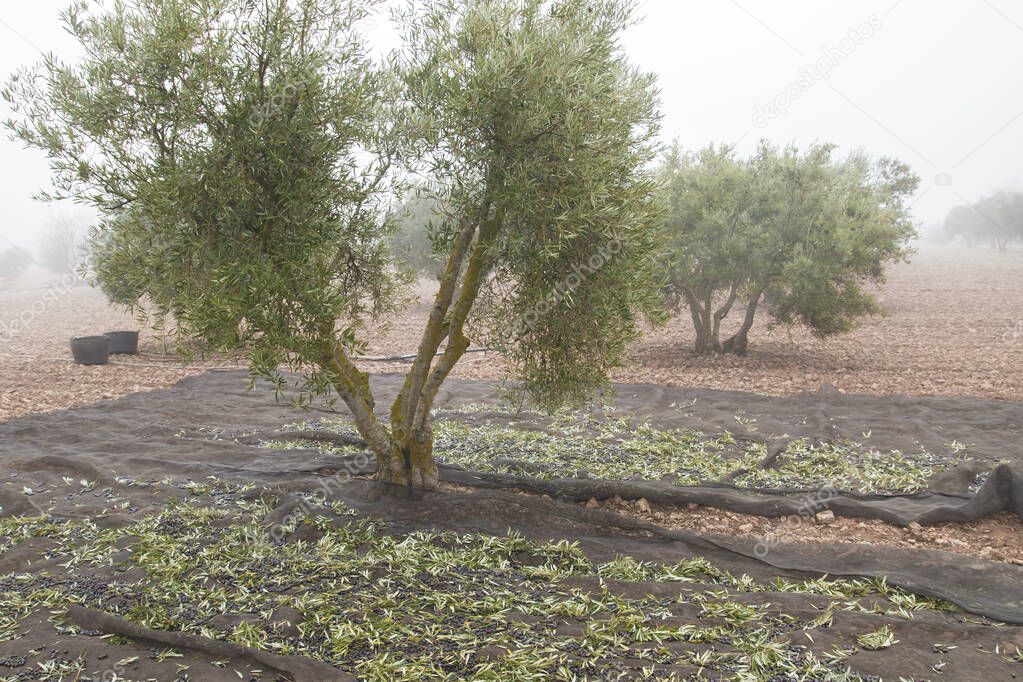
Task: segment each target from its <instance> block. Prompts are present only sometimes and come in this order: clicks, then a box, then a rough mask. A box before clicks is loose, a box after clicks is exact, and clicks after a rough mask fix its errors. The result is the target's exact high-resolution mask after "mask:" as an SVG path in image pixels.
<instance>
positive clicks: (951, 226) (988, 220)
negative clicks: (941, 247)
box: [944, 192, 1023, 251]
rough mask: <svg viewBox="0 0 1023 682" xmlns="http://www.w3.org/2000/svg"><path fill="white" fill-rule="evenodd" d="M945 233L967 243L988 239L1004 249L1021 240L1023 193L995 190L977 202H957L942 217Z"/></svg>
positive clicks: (1022, 234)
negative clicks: (956, 204) (957, 204)
mask: <svg viewBox="0 0 1023 682" xmlns="http://www.w3.org/2000/svg"><path fill="white" fill-rule="evenodd" d="M944 229H945V234H946V235H948V236H949V237H952V238H956V237H961V238H963V239H964V240H965V241H966V243H967V245H968V246H974V245H975V244H977V243H983V242H988V243H990V244H991V246H992V248H996V249H998V250H999V251H1006V250H1007V249H1008V248H1009V245H1010V244H1011V243H1012V242H1014V241H1023V194H1020V193H1017V192H996V193H995V194H992V195H990V196H986V197H983V198H981V199H980V200H978V201H977V202H976V203H972V204H966V205H963V206H956V207H955V208H953V209H952V210H951V211H949V213H948V216H947V217H946V218H945V224H944Z"/></svg>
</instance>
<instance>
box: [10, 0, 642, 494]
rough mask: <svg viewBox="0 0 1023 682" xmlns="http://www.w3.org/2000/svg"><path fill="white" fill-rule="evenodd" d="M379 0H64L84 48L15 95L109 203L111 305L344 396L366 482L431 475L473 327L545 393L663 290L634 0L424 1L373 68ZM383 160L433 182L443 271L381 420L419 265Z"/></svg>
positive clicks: (620, 341) (592, 358) (77, 178)
mask: <svg viewBox="0 0 1023 682" xmlns="http://www.w3.org/2000/svg"><path fill="white" fill-rule="evenodd" d="M374 4H376V3H372V2H362V3H352V2H347V1H344V0H255V1H253V0H176V1H175V2H166V1H165V0H126V1H125V2H119V3H116V4H114V5H113V6H112V7H111V8H110V9H109V10H103V9H102V8H101V6H99V5H98V4H90V3H79V5H77V6H76V7H75V8H74V9H72V10H71V11H70V12H69V13H68V14H67V15H66V17H65V19H66V23H67V25H68V28H69V30H70V31H71V32H72V33H73V35H74V36H75V37H76V38H77V39H78V40H79V42H80V43H81V44H82V46H83V48H84V50H83V53H84V55H85V56H84V57H83V58H82V60H81V61H80V62H78V63H75V64H64V63H61V62H59V61H58V60H57V59H55V58H52V57H50V58H47V59H46V61H45V62H44V63H43V64H41V65H40V66H39V67H38V68H36V69H34V70H28V71H24V72H22V73H21V74H20V75H19V76H18V77H17V78H16V79H15V80H14V81H13V82H12V83H11V84H10V85H9V87H8V89H7V92H6V95H7V97H8V99H9V100H11V101H12V103H13V105H14V108H15V119H14V120H13V122H12V123H11V125H12V127H13V130H14V132H15V133H16V134H17V135H18V136H19V137H21V139H23V140H24V141H25V142H26V143H28V144H29V145H31V146H34V147H38V148H41V149H43V150H44V151H46V153H47V154H48V155H49V158H50V163H51V168H52V171H53V177H54V188H55V189H54V192H53V194H54V195H55V196H65V197H71V198H73V199H76V200H78V201H80V202H83V203H87V204H90V205H92V206H94V207H95V208H97V209H99V211H100V214H101V216H102V217H101V220H100V224H99V226H98V236H97V238H96V240H95V241H94V250H95V253H94V264H93V265H94V268H95V270H96V273H97V276H98V279H99V282H100V283H101V285H103V286H104V288H105V289H106V290H107V291H108V292H109V293H110V294H111V296H112V297H113V298H114V299H115V300H116V301H119V302H121V303H125V304H137V303H139V302H142V301H145V302H147V303H148V304H150V305H151V306H153V307H154V309H155V311H156V314H157V316H158V317H163V316H171V317H173V320H174V322H175V323H176V326H177V329H178V330H179V333H181V334H183V335H184V336H186V337H191V338H198V339H202V340H204V341H206V342H208V343H210V344H212V345H214V346H216V347H218V348H223V349H244V350H246V351H247V352H248V354H249V357H250V359H251V364H252V369H253V372H254V373H255V374H258V375H264V376H270V377H276V378H277V379H278V380H279V381H280V380H281V377H280V375H279V374H278V369H279V368H280V367H290V368H292V369H295V370H299V371H301V372H302V373H303V374H304V376H305V377H306V384H305V386H304V389H305V392H306V393H307V394H309V395H316V394H323V393H326V392H328V391H329V390H333V391H335V392H336V393H337V394H338V395H339V396H340V397H341V398H342V399H343V400H344V402H345V403H346V405H347V406H348V408H349V409H350V410H351V412H352V414H353V415H354V419H355V422H356V425H357V427H358V429H359V431H360V432H361V434H362V436H363V437H364V438H365V440H366V441H367V443H368V444H369V446H370V447H371V448H372V450H373V451H374V452H375V454H376V455H377V459H378V463H379V474H378V476H379V478H381V479H382V480H385V481H389V482H393V483H400V484H407V485H410V486H411V485H416V486H424V487H433V486H435V485H436V483H437V469H436V465H435V463H434V461H433V458H432V431H431V426H430V411H431V406H432V404H433V400H434V398H435V396H436V394H437V391H438V390H439V388H440V385H441V384H442V382H443V381H444V380H445V379H446V378H447V376H448V375H449V374H450V372H451V370H452V369H453V367H454V366H455V364H456V363H457V362H458V360H459V359H460V357H461V356H462V354H463V353H464V352H465V350H466V349H467V348H468V346H469V345H470V338H474V339H477V340H479V341H480V342H482V343H487V344H488V345H491V346H496V347H499V348H500V349H501V350H502V351H503V352H504V353H505V357H506V358H507V359H508V361H509V364H510V365H511V367H512V368H513V370H514V371H515V373H516V375H517V376H518V377H520V378H521V379H522V380H523V381H522V386H523V388H524V389H526V390H527V391H529V392H530V393H531V394H532V395H533V397H534V398H535V399H536V400H537V401H538V402H539V403H540V404H541V405H543V406H545V407H550V406H553V405H555V404H558V403H559V402H562V401H564V400H580V399H582V398H584V397H586V396H588V395H590V394H591V393H592V392H593V391H594V390H595V389H598V388H600V387H601V386H603V385H604V383H605V381H606V378H605V377H606V373H607V370H608V369H610V368H611V367H614V366H615V365H617V364H618V363H620V361H621V360H622V355H623V352H624V349H625V347H626V344H627V343H628V342H629V341H630V340H631V339H632V338H634V336H635V323H636V319H637V318H636V316H637V315H640V314H643V313H653V312H654V311H655V310H656V304H657V302H658V300H657V296H656V292H657V288H658V284H659V283H658V282H657V280H656V277H655V269H654V267H653V266H654V264H655V261H656V250H655V248H654V247H655V243H656V235H657V234H658V230H657V229H656V227H657V224H658V222H659V221H660V220H661V208H660V206H661V204H660V200H659V198H658V196H657V192H656V191H655V189H656V180H655V178H654V177H652V174H651V173H649V172H648V171H647V170H645V169H646V165H647V164H648V162H649V161H651V159H652V155H653V147H654V142H653V141H654V138H655V135H656V132H657V121H658V115H657V111H656V108H655V88H654V81H653V78H652V77H650V76H648V75H645V74H642V73H639V72H637V71H636V70H635V69H634V68H632V67H631V66H630V65H629V64H628V63H627V61H626V60H625V58H624V56H623V54H622V50H621V47H620V45H619V37H620V34H621V32H622V31H623V29H624V28H625V27H626V26H628V25H629V23H630V21H631V15H632V10H633V6H632V5H633V3H632V2H631V0H469V1H468V2H466V1H464V0H459V1H455V0H429V1H424V2H416V3H412V4H411V5H410V6H409V9H408V11H407V13H406V15H405V16H404V17H402V20H401V25H402V30H403V35H404V40H405V42H404V47H403V48H402V49H401V50H399V51H398V53H396V54H395V55H393V56H392V57H391V58H390V59H389V60H388V62H387V64H386V65H380V64H376V63H374V62H373V61H372V60H371V59H370V58H369V57H368V56H367V50H366V45H365V42H364V39H363V37H362V35H361V34H360V25H361V23H362V21H363V20H364V19H365V18H366V16H367V13H368V12H370V11H371V10H372V9H373V5H374ZM398 180H401V181H402V182H406V181H407V182H409V183H412V182H414V183H415V184H419V185H426V186H427V187H430V188H433V189H432V191H433V194H434V196H433V200H434V202H435V205H436V206H437V207H438V214H439V218H438V221H437V224H436V225H435V229H434V231H433V242H434V246H435V248H436V250H437V252H438V254H439V255H440V257H441V258H440V260H441V261H442V263H443V270H442V273H441V276H440V283H439V289H438V293H437V295H436V299H435V300H434V303H433V307H432V309H431V313H430V317H429V320H428V321H427V323H426V325H425V328H424V330H423V334H422V338H421V340H420V342H419V347H418V352H417V355H416V359H415V362H414V363H413V365H412V367H411V369H410V370H409V373H408V375H407V378H406V381H405V384H404V387H403V389H402V391H401V392H400V394H399V396H398V398H397V400H396V402H395V403H394V405H393V406H392V409H391V411H390V415H389V419H388V418H387V417H385V416H383V415H381V414H379V413H378V412H377V411H376V410H375V409H374V408H375V405H374V400H373V396H372V394H371V392H370V389H369V380H368V376H367V375H366V374H365V373H363V372H362V371H360V370H359V369H358V368H357V366H356V364H355V356H356V355H357V354H358V352H359V351H360V349H361V348H363V347H364V329H365V324H366V322H367V321H368V320H369V319H370V318H372V317H375V316H378V315H382V314H386V313H388V312H390V311H392V310H393V309H394V307H395V305H396V304H397V302H398V301H400V296H399V294H400V292H401V290H402V285H403V284H404V282H405V279H406V276H405V273H403V272H402V271H401V270H400V269H399V268H397V267H396V266H395V263H394V259H393V257H392V255H391V250H390V247H389V239H390V234H391V231H392V229H393V228H392V226H391V224H390V221H389V220H388V218H387V216H388V215H389V214H391V213H392V212H391V211H389V210H388V208H389V206H390V205H391V204H392V203H393V202H394V201H395V199H396V194H395V191H394V190H395V188H396V187H398V186H399V185H400V184H401V183H399V182H397V181H398Z"/></svg>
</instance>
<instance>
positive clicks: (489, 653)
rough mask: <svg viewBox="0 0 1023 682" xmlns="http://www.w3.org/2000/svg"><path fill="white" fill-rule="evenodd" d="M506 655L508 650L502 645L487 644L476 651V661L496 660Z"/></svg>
mask: <svg viewBox="0 0 1023 682" xmlns="http://www.w3.org/2000/svg"><path fill="white" fill-rule="evenodd" d="M507 655H508V650H507V649H505V648H504V647H502V646H495V645H489V646H485V647H483V648H482V649H480V650H479V651H477V652H476V660H478V661H498V660H500V659H502V658H504V657H505V656H507Z"/></svg>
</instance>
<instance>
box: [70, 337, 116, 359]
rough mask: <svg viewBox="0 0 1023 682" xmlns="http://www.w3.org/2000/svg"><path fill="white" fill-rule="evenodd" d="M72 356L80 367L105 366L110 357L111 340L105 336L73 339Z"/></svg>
mask: <svg viewBox="0 0 1023 682" xmlns="http://www.w3.org/2000/svg"><path fill="white" fill-rule="evenodd" d="M71 354H72V355H73V356H75V362H77V363H78V364H79V365H105V364H107V358H108V357H109V355H110V339H108V338H107V337H105V336H80V337H78V338H74V339H71Z"/></svg>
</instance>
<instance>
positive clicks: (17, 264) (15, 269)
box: [0, 248, 29, 279]
mask: <svg viewBox="0 0 1023 682" xmlns="http://www.w3.org/2000/svg"><path fill="white" fill-rule="evenodd" d="M28 263H29V261H28V259H27V258H26V257H25V254H24V253H22V252H21V251H20V250H18V249H15V248H8V249H3V250H0V279H14V278H15V277H17V276H19V275H20V274H21V273H22V272H24V271H25V268H26V267H28Z"/></svg>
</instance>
